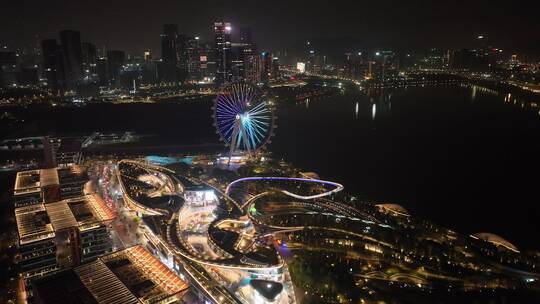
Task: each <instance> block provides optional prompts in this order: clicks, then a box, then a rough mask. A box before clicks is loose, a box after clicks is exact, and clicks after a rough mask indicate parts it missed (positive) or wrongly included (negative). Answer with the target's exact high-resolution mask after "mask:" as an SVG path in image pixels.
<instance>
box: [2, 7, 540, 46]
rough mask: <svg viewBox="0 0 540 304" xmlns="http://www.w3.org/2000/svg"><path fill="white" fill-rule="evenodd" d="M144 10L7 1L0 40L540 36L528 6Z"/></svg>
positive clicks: (416, 42) (369, 40)
mask: <svg viewBox="0 0 540 304" xmlns="http://www.w3.org/2000/svg"><path fill="white" fill-rule="evenodd" d="M488 4H489V5H488ZM22 5H24V6H25V7H24V10H23V9H22V7H21V6H22ZM141 5H142V3H140V4H139V3H137V2H133V1H130V2H129V3H128V2H124V1H115V2H114V3H107V5H105V4H104V3H103V4H102V5H99V4H94V5H93V6H86V5H83V4H78V3H63V2H62V1H52V2H51V1H48V2H47V3H46V4H45V3H34V4H32V5H27V3H26V2H24V1H23V2H10V3H8V4H7V5H6V9H4V10H3V12H2V14H3V15H2V16H1V17H2V18H0V26H2V27H3V28H12V27H13V26H17V28H18V30H17V31H16V32H14V31H4V32H3V33H1V34H0V42H2V43H6V44H9V45H14V46H16V47H22V46H28V45H32V44H33V43H34V41H35V36H36V35H39V37H40V39H46V38H55V37H57V35H58V34H57V33H58V32H59V31H61V30H64V29H73V30H78V31H80V32H81V33H83V35H82V38H83V40H84V41H94V42H95V43H96V45H98V46H102V45H106V46H107V47H108V48H109V49H121V50H124V51H126V52H128V53H136V54H139V53H141V54H142V52H143V51H144V50H147V49H150V50H152V51H154V52H156V51H158V50H159V45H160V37H159V34H160V33H161V26H162V24H163V23H172V24H178V26H179V32H181V33H184V34H187V35H192V36H199V37H201V39H202V40H204V41H211V40H212V38H213V36H212V34H213V33H212V29H211V28H209V26H208V24H212V23H213V22H215V21H219V20H225V21H230V22H231V23H233V24H234V25H235V28H233V34H235V33H234V32H235V31H236V30H238V28H237V26H250V27H252V29H253V32H254V36H256V37H258V39H257V40H258V43H259V45H260V47H262V48H265V49H269V50H279V49H282V50H287V49H294V48H297V47H298V46H299V45H301V43H302V42H304V41H305V40H309V39H316V40H317V39H321V40H323V41H334V42H335V44H336V47H337V48H340V50H339V51H346V49H347V48H349V49H352V48H361V47H364V48H391V49H422V48H424V49H427V48H433V47H438V48H471V47H474V38H475V37H476V36H477V35H479V34H482V35H485V37H486V39H488V40H489V41H490V43H492V44H494V45H497V46H499V47H502V48H507V49H510V50H512V51H520V52H527V53H534V52H536V51H538V48H539V45H540V43H539V41H540V40H539V39H540V37H538V36H537V35H536V34H534V33H538V32H539V30H540V24H539V23H538V22H537V21H536V20H537V19H536V18H534V13H533V11H532V10H530V9H527V4H526V3H522V4H521V5H519V4H515V5H508V4H505V3H503V2H499V1H496V2H489V1H477V2H475V3H468V4H466V5H463V4H461V3H450V4H448V3H445V4H444V5H443V4H433V3H427V4H426V3H422V1H413V2H410V1H409V2H407V3H406V4H405V3H399V2H391V3H363V4H357V3H354V2H350V1H340V2H338V3H336V4H335V5H334V6H333V9H332V10H324V9H322V7H321V6H322V5H323V4H319V3H310V2H304V1H302V2H295V3H292V4H290V3H287V5H286V6H285V3H282V2H279V1H278V2H272V3H264V2H263V3H258V4H256V5H255V4H253V3H250V2H245V1H242V2H235V3H228V2H222V1H202V2H200V1H199V2H182V3H178V2H172V1H163V2H161V3H159V4H158V5H156V6H153V7H146V6H141ZM143 7H144V8H143ZM19 11H24V13H25V16H27V18H28V19H30V20H32V22H30V23H28V22H20V21H19V20H18V19H17V18H18V15H17V14H13V12H19ZM193 12H196V14H193ZM96 16H100V18H96ZM119 20H121V22H118V21H119ZM158 20H159V21H158ZM428 24H429V26H428ZM531 33H533V34H532V35H531ZM236 34H237V33H236Z"/></svg>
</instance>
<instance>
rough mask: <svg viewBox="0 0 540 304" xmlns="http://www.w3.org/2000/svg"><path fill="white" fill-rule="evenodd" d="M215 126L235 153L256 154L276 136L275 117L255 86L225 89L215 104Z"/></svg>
mask: <svg viewBox="0 0 540 304" xmlns="http://www.w3.org/2000/svg"><path fill="white" fill-rule="evenodd" d="M212 110H213V111H214V113H213V118H214V126H215V127H216V129H217V132H216V133H217V134H219V136H220V137H221V140H223V141H224V142H225V144H226V145H228V146H229V147H230V155H233V154H235V153H236V152H247V153H248V154H253V153H255V152H257V151H259V150H261V149H263V148H264V147H265V145H266V144H267V143H269V142H270V138H271V137H272V136H273V135H274V133H273V132H274V129H275V116H274V114H273V111H272V109H271V108H270V107H269V104H268V101H267V99H266V96H265V95H264V94H263V93H262V92H261V90H259V89H258V88H257V87H256V86H254V85H252V84H249V83H246V82H237V83H230V84H226V85H225V86H223V87H222V88H221V89H220V91H219V93H218V95H217V97H216V100H215V101H214V106H213V108H212Z"/></svg>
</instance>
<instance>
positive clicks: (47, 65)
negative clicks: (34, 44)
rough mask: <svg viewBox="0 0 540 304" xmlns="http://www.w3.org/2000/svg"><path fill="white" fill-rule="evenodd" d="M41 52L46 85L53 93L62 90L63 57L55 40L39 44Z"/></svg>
mask: <svg viewBox="0 0 540 304" xmlns="http://www.w3.org/2000/svg"><path fill="white" fill-rule="evenodd" d="M41 48H42V50H43V52H42V53H43V70H44V74H45V78H46V79H47V85H48V87H49V88H50V89H51V90H52V91H53V92H62V91H63V90H64V83H65V73H64V56H63V52H62V49H61V48H60V46H59V45H58V42H57V41H56V39H45V40H43V41H42V42H41Z"/></svg>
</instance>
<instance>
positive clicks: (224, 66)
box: [214, 22, 233, 85]
mask: <svg viewBox="0 0 540 304" xmlns="http://www.w3.org/2000/svg"><path fill="white" fill-rule="evenodd" d="M231 31H232V27H231V23H229V22H216V23H214V35H215V39H214V42H215V62H216V68H217V71H216V81H215V82H216V84H217V85H222V84H224V83H226V82H230V81H231V79H232V59H233V58H232V48H231Z"/></svg>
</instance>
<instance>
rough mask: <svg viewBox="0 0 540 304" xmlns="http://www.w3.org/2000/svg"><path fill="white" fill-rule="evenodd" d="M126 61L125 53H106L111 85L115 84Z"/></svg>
mask: <svg viewBox="0 0 540 304" xmlns="http://www.w3.org/2000/svg"><path fill="white" fill-rule="evenodd" d="M125 60H126V53H125V52H123V51H114V50H111V51H107V62H108V71H109V73H108V74H109V79H110V81H111V83H115V82H117V80H118V76H119V75H120V69H122V65H123V64H124V61H125Z"/></svg>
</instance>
